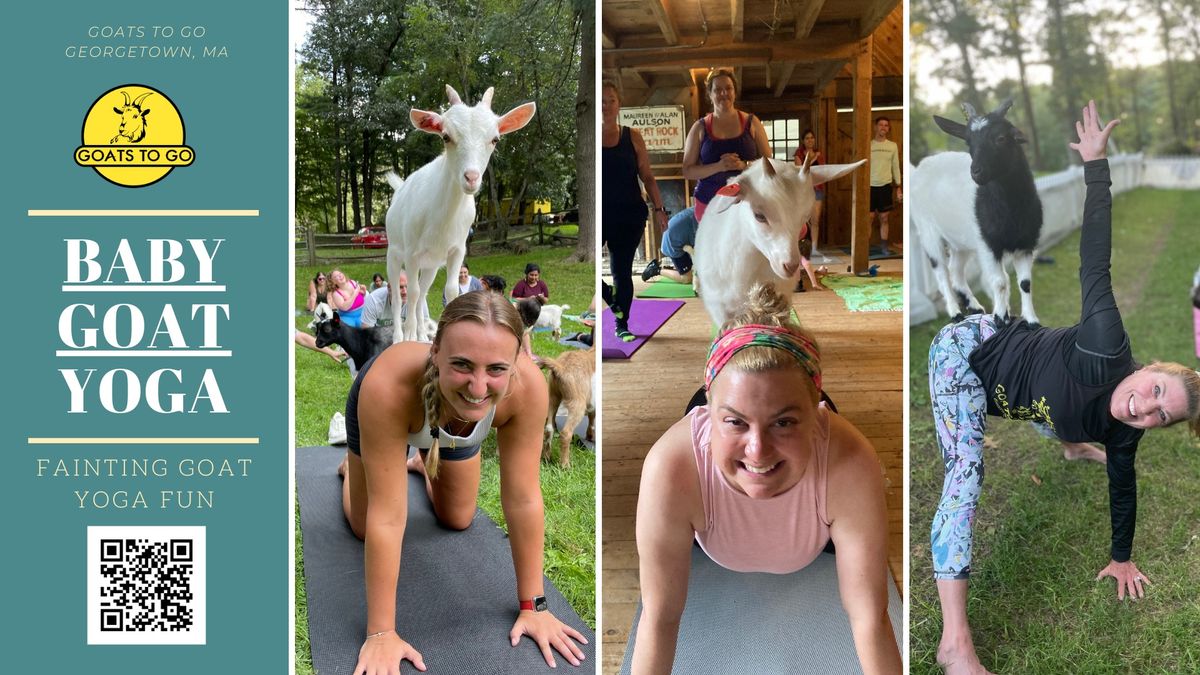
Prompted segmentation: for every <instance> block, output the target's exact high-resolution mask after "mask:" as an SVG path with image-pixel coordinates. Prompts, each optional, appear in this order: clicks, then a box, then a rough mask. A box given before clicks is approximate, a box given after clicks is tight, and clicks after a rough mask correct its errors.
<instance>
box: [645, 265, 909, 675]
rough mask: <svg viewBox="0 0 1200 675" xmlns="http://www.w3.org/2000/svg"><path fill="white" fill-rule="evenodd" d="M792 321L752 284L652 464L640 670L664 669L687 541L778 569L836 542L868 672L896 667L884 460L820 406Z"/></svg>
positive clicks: (815, 363)
mask: <svg viewBox="0 0 1200 675" xmlns="http://www.w3.org/2000/svg"><path fill="white" fill-rule="evenodd" d="M790 312H791V306H790V302H789V299H788V298H784V297H781V296H779V295H778V294H776V292H775V291H774V289H772V288H771V287H768V286H761V285H760V286H756V287H755V289H754V290H753V291H752V292H751V297H750V300H749V301H748V304H747V306H746V308H745V309H744V310H743V312H742V313H741V314H740V315H739V316H737V317H736V318H734V319H733V320H731V321H730V322H729V323H727V324H726V325H725V326H723V327H722V329H721V334H720V336H718V337H717V339H716V340H715V341H714V342H713V345H712V348H711V349H710V351H709V357H708V362H707V366H706V369H705V371H706V372H705V387H706V389H707V390H708V405H706V406H700V407H698V408H696V409H694V410H693V411H692V412H690V413H689V414H688V415H687V416H686V417H685V418H684V419H682V420H680V421H679V422H677V423H676V424H675V425H674V426H672V427H671V428H670V429H669V430H668V431H667V432H666V434H664V435H663V437H662V438H660V439H659V440H658V442H657V443H655V444H654V447H653V448H651V450H650V453H649V454H648V455H647V456H646V463H645V465H644V467H643V469H642V481H641V487H640V490H639V495H638V509H637V547H638V556H639V559H640V577H641V579H640V580H641V589H642V616H641V620H640V622H639V623H638V629H637V639H636V642H635V646H634V653H633V673H634V675H642V674H645V673H669V672H670V671H671V667H672V664H673V662H674V659H675V642H676V639H677V637H678V631H679V623H680V617H681V616H682V615H683V609H684V603H685V601H686V599H687V583H688V581H687V580H688V573H689V571H690V559H691V547H692V541H693V539H695V540H696V541H698V542H699V543H700V545H701V547H702V548H703V549H704V551H705V553H707V554H708V555H709V557H710V558H712V559H713V560H714V561H715V562H717V563H718V564H720V565H722V566H724V567H727V568H729V569H733V570H737V571H747V572H749V571H759V572H773V573H787V572H793V571H796V570H798V569H800V568H802V567H804V566H805V565H807V564H808V563H810V562H812V561H813V560H814V559H815V558H816V557H817V556H818V555H819V554H820V553H821V550H822V549H823V548H824V547H825V545H826V543H827V542H829V541H832V542H833V543H834V544H835V545H836V549H837V570H838V583H839V590H840V592H841V596H842V605H843V607H845V609H846V612H847V614H848V615H849V619H850V626H851V629H852V631H853V634H854V644H855V648H856V650H857V652H858V658H859V662H860V663H861V665H862V669H863V672H864V673H867V674H868V675H870V674H873V673H899V672H900V669H901V661H900V652H899V649H898V648H897V646H896V640H895V638H894V636H893V632H892V626H891V621H890V619H889V618H888V614H887V603H888V593H887V584H888V583H889V576H888V572H887V515H886V511H885V506H884V494H883V480H882V478H881V475H880V468H879V463H878V461H877V459H876V457H875V451H874V448H872V447H871V444H870V442H869V441H867V439H866V438H864V437H863V435H862V434H861V433H859V431H858V430H857V429H855V428H854V427H853V426H851V425H850V423H849V422H846V421H845V420H843V419H842V418H841V417H839V416H838V415H836V414H835V413H832V412H829V411H828V410H826V409H825V407H824V405H823V404H818V401H819V399H820V390H821V365H820V352H819V350H818V349H817V345H816V343H815V341H814V340H813V338H812V336H811V334H809V333H808V332H807V331H805V330H803V329H802V328H801V327H800V326H799V325H797V324H796V323H795V322H793V321H792V319H791V317H790ZM739 628H743V629H745V630H755V629H756V627H754V626H744V627H737V626H731V627H730V629H731V630H738V629H739Z"/></svg>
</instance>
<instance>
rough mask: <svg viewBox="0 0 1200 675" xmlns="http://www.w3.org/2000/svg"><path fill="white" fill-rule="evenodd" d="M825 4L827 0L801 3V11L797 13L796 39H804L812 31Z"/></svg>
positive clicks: (810, 0) (809, 0) (811, 0)
mask: <svg viewBox="0 0 1200 675" xmlns="http://www.w3.org/2000/svg"><path fill="white" fill-rule="evenodd" d="M824 6H825V0H808V2H804V3H801V7H800V11H799V12H798V13H797V14H796V39H797V40H803V39H804V38H806V37H808V36H809V34H810V33H812V29H813V26H815V25H816V24H817V15H818V14H820V13H821V8H822V7H824Z"/></svg>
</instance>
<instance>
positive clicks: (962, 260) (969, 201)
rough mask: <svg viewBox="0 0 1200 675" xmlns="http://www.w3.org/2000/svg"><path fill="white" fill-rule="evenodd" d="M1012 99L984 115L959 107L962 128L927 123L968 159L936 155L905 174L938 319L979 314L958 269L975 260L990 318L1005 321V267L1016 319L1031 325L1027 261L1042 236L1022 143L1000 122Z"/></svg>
mask: <svg viewBox="0 0 1200 675" xmlns="http://www.w3.org/2000/svg"><path fill="white" fill-rule="evenodd" d="M1010 107H1012V99H1009V100H1007V101H1005V102H1004V103H1003V104H1001V106H1000V107H999V108H997V109H996V110H994V111H992V112H990V113H987V114H985V115H978V114H976V113H975V108H974V107H972V106H971V104H969V103H964V104H963V106H962V109H963V113H964V114H965V115H966V117H967V123H966V124H959V123H958V122H953V121H951V120H948V119H946V118H944V117H938V116H937V115H934V117H933V119H934V121H935V122H937V125H938V126H939V127H941V129H942V131H945V132H946V133H948V134H950V135H951V136H954V137H955V138H961V139H963V140H964V141H966V142H967V147H968V148H969V150H970V153H965V152H941V153H938V154H936V155H933V156H931V157H927V158H925V159H924V160H923V161H922V162H921V163H920V165H918V166H917V168H916V169H915V170H914V171H913V172H912V179H911V181H910V184H911V185H912V189H911V190H910V192H909V196H910V197H911V198H912V203H913V204H914V205H915V206H914V208H913V211H912V220H913V224H914V225H915V226H916V228H917V231H918V232H919V233H920V239H921V247H922V248H923V249H925V255H926V256H927V257H928V258H929V263H930V265H931V266H932V267H933V273H934V276H936V277H937V281H938V289H939V291H940V292H941V294H942V299H943V300H944V301H945V303H946V313H947V314H949V315H950V317H951V318H952V320H954V321H958V320H959V319H961V318H962V315H963V313H964V312H965V313H967V314H978V313H982V312H983V307H982V306H981V305H980V304H979V300H977V299H976V298H975V295H974V294H973V293H972V292H971V287H970V286H969V285H968V284H967V279H966V271H965V267H966V265H967V262H969V261H970V259H971V256H972V255H976V256H978V258H979V266H980V269H981V271H982V274H981V275H980V276H981V279H982V280H983V282H984V285H985V286H986V288H987V290H988V294H989V295H990V296H991V299H992V313H993V314H995V315H996V318H997V319H999V320H1000V321H1002V322H1007V321H1008V320H1009V314H1008V296H1009V286H1008V272H1007V271H1005V268H1004V263H1005V260H1011V261H1012V265H1013V268H1014V269H1016V271H1017V281H1018V285H1019V287H1020V289H1021V317H1022V318H1023V319H1025V320H1026V321H1028V322H1029V323H1031V324H1036V323H1038V318H1037V314H1035V313H1034V311H1033V259H1034V254H1035V249H1036V248H1037V245H1038V240H1039V239H1040V238H1041V232H1042V202H1041V199H1039V198H1038V193H1037V186H1036V185H1035V184H1034V182H1033V172H1032V171H1030V169H1029V162H1028V161H1027V160H1026V159H1025V152H1024V151H1023V150H1022V149H1021V144H1022V143H1024V142H1025V137H1024V136H1023V135H1022V134H1021V131H1020V130H1019V129H1017V128H1016V127H1014V126H1013V125H1012V123H1011V122H1009V121H1008V120H1007V119H1005V117H1004V116H1005V115H1006V114H1007V113H1008V109H1009V108H1010Z"/></svg>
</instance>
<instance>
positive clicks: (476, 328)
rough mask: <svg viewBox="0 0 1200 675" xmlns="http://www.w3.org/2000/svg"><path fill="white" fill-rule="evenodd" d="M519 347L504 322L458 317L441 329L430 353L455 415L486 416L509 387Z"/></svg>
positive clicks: (460, 417) (443, 392)
mask: <svg viewBox="0 0 1200 675" xmlns="http://www.w3.org/2000/svg"><path fill="white" fill-rule="evenodd" d="M518 347H519V343H518V341H517V338H516V336H514V335H513V334H512V333H511V332H509V331H508V330H507V329H506V328H504V327H502V326H497V325H487V326H482V325H480V324H478V323H474V322H471V321H459V322H458V323H454V324H451V325H449V326H446V327H445V328H444V329H442V336H441V339H440V340H439V342H438V344H437V345H435V346H434V347H433V348H432V351H431V354H432V356H433V359H434V363H436V364H437V367H438V386H439V388H440V389H441V392H442V398H443V400H444V401H445V402H446V403H447V405H448V406H449V408H450V411H449V412H450V414H451V415H452V416H454V417H456V418H458V419H461V420H466V421H478V420H481V419H483V417H484V416H485V415H486V414H487V411H488V410H489V409H490V408H491V407H492V406H493V405H495V404H496V403H498V402H499V401H500V399H501V398H503V397H504V394H505V393H506V392H507V391H508V387H509V384H510V382H511V380H512V373H513V370H514V369H515V368H516V361H517V348H518Z"/></svg>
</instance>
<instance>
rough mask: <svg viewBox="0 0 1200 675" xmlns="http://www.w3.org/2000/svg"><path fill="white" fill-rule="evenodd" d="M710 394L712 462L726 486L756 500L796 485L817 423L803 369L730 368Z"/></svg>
mask: <svg viewBox="0 0 1200 675" xmlns="http://www.w3.org/2000/svg"><path fill="white" fill-rule="evenodd" d="M709 393H710V396H709V399H710V402H709V420H710V421H711V425H712V437H711V443H712V454H713V461H715V462H716V464H717V468H718V469H719V470H720V471H721V473H722V474H723V475H724V476H725V478H726V480H727V481H728V482H729V484H730V485H731V486H733V487H734V488H735V489H737V490H738V491H740V492H743V493H745V494H746V495H747V496H749V497H752V498H755V499H766V498H768V497H774V496H775V495H778V494H781V493H783V492H786V491H787V490H788V489H790V488H791V487H792V486H794V485H796V483H798V482H799V481H800V479H801V478H802V477H803V476H804V471H805V469H806V467H807V466H808V460H809V456H810V454H811V452H812V449H811V447H810V441H811V438H812V434H813V431H814V425H815V424H816V423H817V421H816V415H815V412H816V410H815V408H816V405H815V404H814V402H813V398H814V397H813V382H812V379H811V378H810V377H809V376H808V373H807V372H805V371H804V370H803V369H802V368H800V367H799V366H797V367H795V368H786V369H776V370H768V371H765V372H759V373H748V372H744V371H741V370H738V369H736V368H735V367H729V368H726V369H725V370H723V371H721V373H720V374H719V375H717V377H716V379H715V380H714V381H713V384H712V388H711V389H710V392H709Z"/></svg>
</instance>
